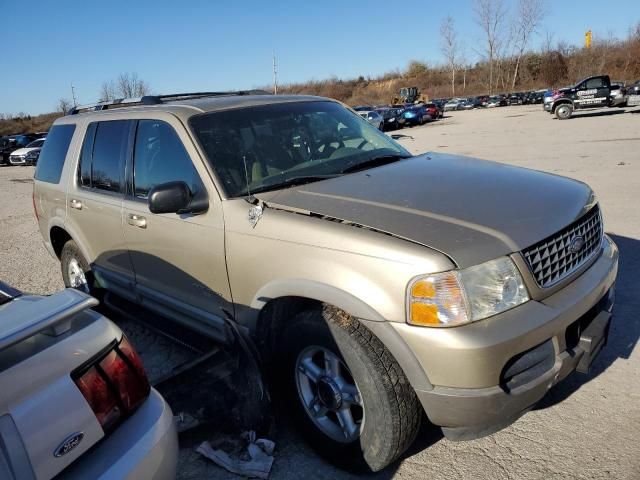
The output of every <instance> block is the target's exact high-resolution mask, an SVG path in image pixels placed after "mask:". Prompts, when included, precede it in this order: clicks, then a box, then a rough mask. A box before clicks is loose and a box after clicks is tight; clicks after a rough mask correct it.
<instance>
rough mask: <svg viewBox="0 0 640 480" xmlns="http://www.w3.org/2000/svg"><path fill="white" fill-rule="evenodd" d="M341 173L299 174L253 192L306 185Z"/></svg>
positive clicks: (252, 191)
mask: <svg viewBox="0 0 640 480" xmlns="http://www.w3.org/2000/svg"><path fill="white" fill-rule="evenodd" d="M340 175H341V174H340V173H334V174H330V175H299V176H296V177H289V178H287V179H285V180H283V181H282V182H280V183H274V184H273V185H262V186H259V187H256V188H252V189H251V193H252V194H254V193H260V192H268V191H270V190H280V189H281V188H285V187H293V186H294V185H304V184H306V183H312V182H317V181H320V180H326V179H327V178H335V177H339V176H340ZM245 194H246V193H245Z"/></svg>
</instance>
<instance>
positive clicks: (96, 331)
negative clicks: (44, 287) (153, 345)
mask: <svg viewBox="0 0 640 480" xmlns="http://www.w3.org/2000/svg"><path fill="white" fill-rule="evenodd" d="M97 303H98V302H97V300H95V299H94V298H92V297H90V296H88V295H86V294H85V293H82V292H80V291H78V290H72V289H67V290H63V291H62V292H59V293H57V294H55V295H52V296H49V297H39V296H33V295H22V294H20V292H18V291H16V290H13V289H11V288H10V287H9V286H7V285H6V284H3V283H2V282H0V392H2V393H1V394H0V479H2V480H36V479H37V480H49V479H51V478H54V477H56V478H58V479H61V478H63V479H83V480H85V479H98V478H101V479H125V478H126V479H154V480H155V479H158V480H164V479H166V480H169V479H174V478H175V474H176V463H177V457H178V437H177V433H176V426H175V422H174V420H173V415H172V413H171V409H170V408H169V406H168V405H167V404H166V403H165V401H164V399H163V398H162V397H161V396H160V394H159V393H158V392H157V391H156V390H154V389H153V388H151V387H150V386H149V382H148V380H147V376H146V374H145V371H144V368H143V366H142V363H141V361H140V358H139V357H138V355H137V353H136V352H135V350H134V349H133V348H132V346H131V344H130V343H129V342H128V341H127V339H126V337H125V336H124V335H123V333H122V331H121V330H120V329H119V328H118V327H117V326H116V325H115V324H114V323H112V322H111V321H110V320H108V319H107V318H106V317H104V316H102V315H100V314H99V313H97V312H95V311H93V310H90V307H92V306H94V305H96V304H97Z"/></svg>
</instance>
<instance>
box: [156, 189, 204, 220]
mask: <svg viewBox="0 0 640 480" xmlns="http://www.w3.org/2000/svg"><path fill="white" fill-rule="evenodd" d="M193 198H194V197H193V195H192V194H191V190H189V187H188V186H187V184H186V183H185V182H167V183H162V184H160V185H156V186H155V187H153V188H152V189H151V190H150V191H149V195H148V199H149V200H148V201H149V210H150V211H151V213H195V212H194V209H193V208H192V200H193ZM207 206H208V203H207ZM205 210H206V208H205ZM200 211H202V210H200Z"/></svg>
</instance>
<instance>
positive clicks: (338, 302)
mask: <svg viewBox="0 0 640 480" xmlns="http://www.w3.org/2000/svg"><path fill="white" fill-rule="evenodd" d="M279 297H305V298H309V299H312V300H318V301H320V302H323V303H328V304H330V305H333V306H335V307H338V308H340V309H341V310H344V311H345V312H347V313H349V314H350V315H352V316H354V317H358V318H362V319H366V320H371V321H377V322H382V321H384V320H385V319H384V318H383V317H382V316H381V315H380V314H379V313H378V312H377V311H376V310H375V309H374V308H372V307H371V306H370V305H368V304H367V303H365V302H364V301H362V300H361V299H359V298H358V297H356V296H354V295H352V294H350V293H348V292H345V291H344V290H341V289H339V288H337V287H334V286H332V285H327V284H325V283H321V282H316V281H313V280H306V279H301V278H291V279H278V280H274V281H272V282H271V283H269V284H267V285H265V286H264V287H262V288H261V289H260V290H258V292H257V293H256V295H255V297H254V298H253V301H252V302H251V309H252V310H254V311H259V310H261V309H262V307H264V306H265V305H266V304H267V302H268V301H269V300H273V299H275V298H279Z"/></svg>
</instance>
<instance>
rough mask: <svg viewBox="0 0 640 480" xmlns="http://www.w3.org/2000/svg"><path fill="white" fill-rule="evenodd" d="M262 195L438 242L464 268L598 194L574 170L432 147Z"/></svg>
mask: <svg viewBox="0 0 640 480" xmlns="http://www.w3.org/2000/svg"><path fill="white" fill-rule="evenodd" d="M257 196H258V197H259V198H260V199H261V200H263V201H264V202H265V203H266V205H267V207H273V208H281V209H284V210H291V211H295V212H297V213H309V214H315V215H318V216H321V217H329V218H334V219H339V220H343V221H346V222H349V223H353V224H356V225H358V226H363V227H368V228H371V229H375V230H378V231H381V232H385V233H388V234H391V235H394V236H396V237H399V238H403V239H406V240H409V241H412V242H415V243H419V244H422V245H425V246H428V247H430V248H434V249H436V250H439V251H441V252H443V253H445V254H446V255H448V256H449V257H451V258H452V259H453V260H454V261H455V262H456V264H457V265H458V266H459V267H461V268H464V267H468V266H471V265H476V264H479V263H482V262H484V261H487V260H491V259H494V258H497V257H500V256H502V255H508V254H510V253H513V252H516V251H519V250H522V249H523V248H525V247H528V246H530V245H532V244H534V243H536V242H538V241H540V240H542V239H544V238H546V237H548V236H550V235H552V234H554V233H555V232H557V231H558V230H560V229H562V228H563V227H565V226H567V225H568V224H570V223H571V222H573V221H574V220H576V219H577V218H579V217H580V216H581V215H582V214H584V213H585V212H586V211H587V210H589V209H590V208H591V207H592V206H593V204H594V202H595V200H594V196H593V192H592V191H591V189H590V188H589V187H588V186H587V185H585V184H584V183H581V182H578V181H575V180H571V179H569V178H565V177H560V176H557V175H552V174H547V173H542V172H538V171H535V170H528V169H524V168H518V167H512V166H509V165H504V164H500V163H494V162H489V161H485V160H478V159H474V158H468V157H462V156H455V155H445V154H435V153H427V154H424V155H419V156H416V157H412V158H409V159H406V160H400V161H397V162H395V163H392V164H389V165H384V166H381V167H377V168H372V169H369V170H365V171H362V172H357V173H353V174H348V175H344V176H342V177H336V178H333V179H328V180H324V181H320V182H315V183H311V184H307V185H303V186H300V187H293V188H289V189H286V190H280V191H274V192H268V193H263V194H259V195H257Z"/></svg>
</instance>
